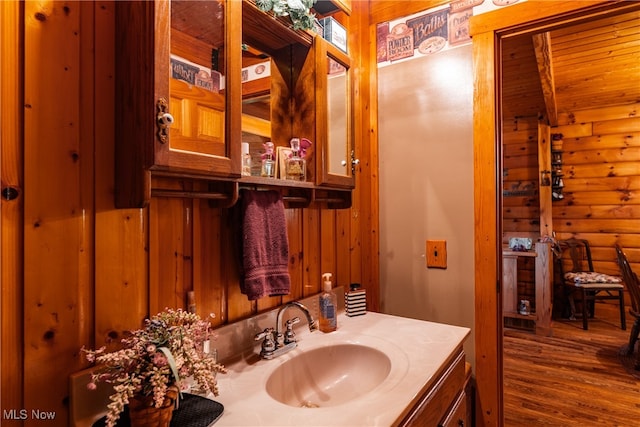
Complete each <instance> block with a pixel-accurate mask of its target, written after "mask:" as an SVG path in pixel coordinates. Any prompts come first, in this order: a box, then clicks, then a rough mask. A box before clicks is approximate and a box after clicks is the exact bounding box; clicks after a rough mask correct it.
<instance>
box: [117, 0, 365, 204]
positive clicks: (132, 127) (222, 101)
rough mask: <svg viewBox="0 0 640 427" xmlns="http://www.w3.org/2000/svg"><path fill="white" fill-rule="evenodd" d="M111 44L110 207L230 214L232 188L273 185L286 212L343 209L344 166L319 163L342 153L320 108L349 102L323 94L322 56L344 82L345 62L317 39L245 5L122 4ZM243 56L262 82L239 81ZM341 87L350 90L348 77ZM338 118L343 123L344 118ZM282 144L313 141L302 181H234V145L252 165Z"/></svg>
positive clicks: (237, 159) (201, 0)
mask: <svg viewBox="0 0 640 427" xmlns="http://www.w3.org/2000/svg"><path fill="white" fill-rule="evenodd" d="M116 49H117V51H116V124H115V134H116V165H115V175H116V177H115V202H116V207H119V208H139V207H144V206H146V205H147V204H148V202H149V200H150V198H151V197H184V198H206V199H209V200H210V202H211V204H212V206H213V207H228V206H231V205H233V204H234V203H235V202H236V201H237V198H238V192H239V189H240V188H241V187H242V186H248V187H250V188H258V187H260V188H263V187H266V188H275V189H279V190H280V191H282V193H283V195H284V196H285V200H290V201H291V203H289V205H290V206H291V207H305V206H308V205H310V204H312V203H317V204H321V206H326V207H328V208H344V207H348V206H350V203H351V193H350V190H351V188H353V179H352V174H351V173H350V171H351V168H350V167H347V168H342V169H340V168H338V169H335V168H334V164H333V163H328V162H327V161H325V160H324V159H326V156H327V155H332V154H333V155H335V154H336V153H339V152H341V151H344V152H345V153H347V152H348V149H347V148H346V146H343V147H342V148H340V149H337V148H334V147H335V145H328V144H333V143H332V142H331V141H334V140H336V139H337V138H335V137H334V136H330V137H329V138H327V136H326V135H325V134H326V133H328V132H330V131H331V132H332V135H335V133H336V131H335V130H333V129H331V130H330V128H329V126H328V125H327V124H328V123H329V120H332V121H333V118H334V116H333V115H331V116H330V112H332V111H333V107H331V108H329V107H328V106H327V102H330V100H331V99H334V98H336V97H338V98H340V97H342V100H343V102H344V100H345V99H347V100H348V101H347V103H348V104H345V105H344V106H343V105H341V106H340V107H339V108H342V109H344V108H346V105H350V96H349V95H346V97H345V95H344V94H343V95H336V96H334V95H333V94H326V93H325V92H326V91H327V90H329V89H328V81H329V80H330V76H329V75H328V74H327V70H328V68H327V64H328V62H327V61H328V58H333V59H337V61H338V63H340V64H342V65H343V66H345V70H346V73H345V76H346V75H348V73H349V71H348V70H349V60H348V57H347V56H346V54H344V53H342V54H340V53H339V52H338V53H336V52H335V50H336V48H335V47H333V46H332V45H330V44H329V43H328V42H326V41H325V40H323V39H322V37H320V36H317V35H316V34H315V33H313V32H311V31H302V30H293V29H292V28H291V25H290V23H288V21H287V20H286V17H285V18H274V17H273V16H272V15H270V14H267V13H265V12H263V11H261V10H259V9H258V8H257V6H256V5H255V2H254V1H252V0H243V1H241V2H240V1H219V0H197V1H191V0H157V1H150V2H139V1H122V2H116ZM318 49H320V50H321V51H322V52H323V53H322V55H323V56H324V60H323V61H322V63H318V62H317V61H318V53H317V50H318ZM251 55H253V56H254V58H253V59H247V58H249V57H251ZM247 60H248V61H249V63H251V64H255V63H256V60H264V63H265V64H268V65H269V68H270V70H269V71H270V75H269V78H268V79H263V80H262V81H259V82H258V81H256V82H255V83H246V82H245V83H243V81H244V80H246V79H243V73H246V64H247V62H246V61H247ZM243 68H244V69H243ZM319 76H320V77H319ZM342 85H343V87H344V88H343V89H342V90H343V92H346V93H347V94H348V93H349V89H348V87H349V85H350V82H349V81H348V78H347V77H345V81H344V83H343V84H342ZM332 114H333V113H332ZM336 114H337V115H338V116H339V117H341V118H343V119H346V120H351V114H350V112H349V113H348V114H347V115H346V116H345V114H344V113H342V112H337V113H336ZM318 120H321V121H320V122H318ZM335 122H336V123H337V122H338V121H337V120H336V121H335ZM347 129H348V130H346V131H345V132H349V133H350V132H351V127H350V125H349V126H348V127H347ZM345 132H341V134H344V133H345ZM292 137H305V138H308V139H310V140H311V141H313V144H314V146H313V147H312V149H311V152H310V153H309V154H310V159H311V160H309V161H308V163H310V164H308V176H307V182H298V183H295V182H290V181H285V180H281V179H273V178H269V179H263V178H261V177H258V176H244V177H243V176H241V166H242V165H241V143H242V142H243V141H245V140H246V141H248V142H250V143H251V144H252V148H251V151H252V154H254V159H255V160H254V161H255V162H256V163H257V162H258V161H259V153H257V155H256V152H257V151H258V150H260V149H261V148H262V144H263V143H264V142H266V141H268V140H270V141H272V142H273V143H274V144H275V145H276V147H278V146H282V147H288V146H289V141H290V139H291V138H292ZM347 139H348V138H347ZM342 144H347V142H343V143H342ZM348 144H350V142H348ZM321 153H322V154H321ZM341 154H344V153H341ZM345 156H346V155H342V157H345ZM320 159H322V160H320ZM343 160H344V159H343ZM346 161H350V160H348V159H347V160H346ZM256 166H259V165H256ZM328 167H331V169H328V170H327V171H325V170H324V169H325V168H328ZM343 169H344V170H343ZM334 176H335V177H334ZM347 190H348V191H347Z"/></svg>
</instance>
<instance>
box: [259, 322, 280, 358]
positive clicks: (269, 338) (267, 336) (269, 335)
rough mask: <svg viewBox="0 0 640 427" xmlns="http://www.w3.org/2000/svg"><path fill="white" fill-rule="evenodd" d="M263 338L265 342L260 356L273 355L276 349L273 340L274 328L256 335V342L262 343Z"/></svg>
mask: <svg viewBox="0 0 640 427" xmlns="http://www.w3.org/2000/svg"><path fill="white" fill-rule="evenodd" d="M262 338H264V341H262V351H261V352H260V354H262V355H263V356H267V355H269V354H272V353H273V352H274V351H275V349H276V341H275V339H274V338H273V328H266V329H265V330H264V331H262V332H260V333H258V334H256V336H255V338H254V340H255V341H260V340H261V339H262Z"/></svg>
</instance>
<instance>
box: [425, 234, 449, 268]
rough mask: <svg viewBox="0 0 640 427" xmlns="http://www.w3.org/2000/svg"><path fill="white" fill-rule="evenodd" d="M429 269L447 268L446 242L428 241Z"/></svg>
mask: <svg viewBox="0 0 640 427" xmlns="http://www.w3.org/2000/svg"><path fill="white" fill-rule="evenodd" d="M427 268H447V241H446V240H427Z"/></svg>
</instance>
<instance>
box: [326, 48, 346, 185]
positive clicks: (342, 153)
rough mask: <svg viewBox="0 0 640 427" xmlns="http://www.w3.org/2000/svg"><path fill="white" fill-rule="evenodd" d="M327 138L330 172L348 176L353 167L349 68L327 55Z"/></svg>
mask: <svg viewBox="0 0 640 427" xmlns="http://www.w3.org/2000/svg"><path fill="white" fill-rule="evenodd" d="M326 69H327V106H328V111H327V119H328V126H327V140H328V151H329V168H328V169H329V173H330V174H336V175H344V176H348V175H349V172H350V169H351V159H350V153H349V147H350V144H349V132H348V126H347V125H348V123H349V120H350V112H349V80H348V71H349V70H348V68H347V67H345V66H344V65H343V64H341V63H340V62H338V61H337V60H335V59H333V58H332V57H331V56H327V67H326Z"/></svg>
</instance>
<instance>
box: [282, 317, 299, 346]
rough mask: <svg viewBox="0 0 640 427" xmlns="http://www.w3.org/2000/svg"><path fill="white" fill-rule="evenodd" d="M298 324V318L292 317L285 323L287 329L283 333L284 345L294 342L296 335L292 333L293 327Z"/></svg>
mask: <svg viewBox="0 0 640 427" xmlns="http://www.w3.org/2000/svg"><path fill="white" fill-rule="evenodd" d="M299 322H300V318H299V317H294V318H292V319H289V320H287V321H286V322H285V326H286V327H287V329H286V330H285V332H284V343H285V344H289V343H292V342H295V341H296V334H295V332H293V325H295V324H296V323H299Z"/></svg>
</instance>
